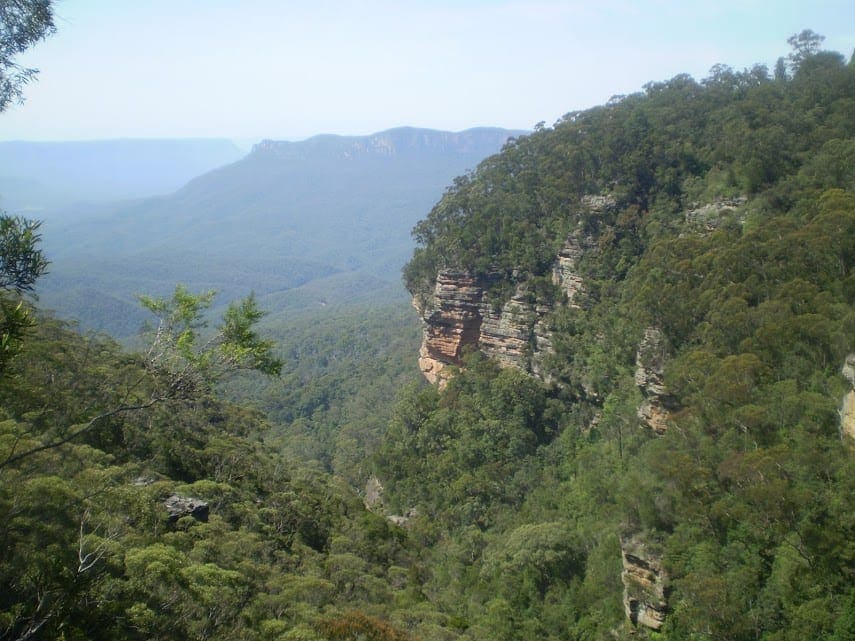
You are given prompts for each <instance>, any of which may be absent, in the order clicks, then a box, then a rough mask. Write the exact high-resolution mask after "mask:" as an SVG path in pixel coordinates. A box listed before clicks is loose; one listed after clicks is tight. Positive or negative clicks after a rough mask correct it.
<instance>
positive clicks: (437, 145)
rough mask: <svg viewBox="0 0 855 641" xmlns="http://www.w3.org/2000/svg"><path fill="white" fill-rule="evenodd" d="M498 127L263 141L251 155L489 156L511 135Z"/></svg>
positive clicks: (399, 130) (410, 129)
mask: <svg viewBox="0 0 855 641" xmlns="http://www.w3.org/2000/svg"><path fill="white" fill-rule="evenodd" d="M523 133H525V132H524V131H509V130H507V129H500V128H497V127H475V128H472V129H466V130H464V131H459V132H452V131H438V130H435V129H420V128H417V127H397V128H395V129H389V130H387V131H381V132H378V133H374V134H371V135H368V136H337V135H332V134H321V135H318V136H313V137H311V138H308V139H306V140H303V141H300V142H288V141H280V140H262V141H261V142H260V143H258V144H257V145H254V146H253V148H252V152H251V154H250V155H253V156H271V157H276V158H300V157H307V156H309V155H312V154H318V153H325V154H329V155H330V156H331V157H337V158H342V159H345V158H356V157H360V156H400V155H404V154H408V153H417V154H418V153H426V152H435V153H459V154H489V153H493V152H494V151H496V150H497V149H498V148H499V147H501V146H502V145H503V144H504V143H505V142H506V141H507V140H508V137H509V134H510V135H520V134H523Z"/></svg>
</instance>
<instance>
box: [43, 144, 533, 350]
mask: <svg viewBox="0 0 855 641" xmlns="http://www.w3.org/2000/svg"><path fill="white" fill-rule="evenodd" d="M520 133H522V132H518V131H509V130H502V129H494V128H478V129H470V130H467V131H463V132H458V133H452V132H443V131H433V130H427V129H415V128H408V127H403V128H398V129H392V130H389V131H384V132H379V133H376V134H372V135H369V136H334V135H321V136H315V137H313V138H309V139H308V140H304V141H301V142H279V141H264V142H262V143H259V144H258V145H256V146H255V148H254V149H253V151H252V152H251V153H250V154H248V155H246V156H245V157H243V158H241V159H240V160H238V161H237V162H233V163H231V164H229V165H226V166H223V167H220V168H218V169H215V170H213V171H210V172H208V173H205V174H203V175H201V176H197V177H196V178H194V179H193V180H191V181H189V182H188V183H187V184H186V185H184V186H183V187H182V188H181V189H179V190H178V191H175V192H174V193H172V194H169V195H166V196H158V197H152V198H145V199H139V200H136V201H128V202H122V203H115V204H113V205H107V206H101V207H98V208H97V209H95V208H69V209H66V210H64V211H61V212H57V214H56V215H55V216H48V217H46V220H45V226H44V244H45V248H46V250H47V251H48V254H49V256H50V257H51V260H52V261H53V265H52V270H51V274H50V275H49V276H48V277H47V278H45V279H44V281H43V292H42V293H43V301H44V304H45V306H47V307H50V308H53V309H55V310H57V311H59V312H60V313H61V314H63V315H66V316H71V317H72V318H77V319H79V320H81V321H82V322H83V324H84V325H85V326H87V327H92V328H97V329H104V330H107V331H110V332H111V333H114V334H116V335H127V334H130V333H133V332H134V331H135V329H136V328H137V327H138V326H139V322H140V320H141V316H140V314H139V313H138V309H137V307H138V306H137V304H136V301H135V294H137V293H153V294H163V293H166V292H167V291H168V290H170V289H171V288H172V286H173V285H174V284H175V283H178V282H181V283H185V284H186V285H187V286H188V287H190V288H191V289H193V290H197V291H198V290H203V289H204V290H206V289H216V290H218V291H220V292H221V293H222V294H223V296H222V299H223V300H226V299H229V298H235V297H238V296H242V295H245V294H246V293H248V292H249V291H250V290H254V291H255V292H256V294H257V295H258V297H259V299H260V302H261V304H262V305H263V306H266V307H267V308H268V309H271V310H273V311H282V310H285V309H291V310H295V309H303V308H305V307H306V306H307V305H316V306H324V305H327V304H336V303H342V304H343V303H345V302H347V303H350V302H354V301H358V300H377V296H378V295H380V296H381V297H382V298H385V299H386V300H388V299H389V297H390V296H400V297H403V296H404V291H403V288H402V286H401V284H400V273H401V272H400V270H401V267H402V266H403V264H404V262H405V261H406V259H407V257H408V256H409V254H410V253H411V251H412V248H413V242H412V239H411V238H410V230H411V229H412V227H413V225H414V224H415V223H416V222H417V221H418V220H419V219H420V218H422V217H423V216H424V215H425V214H426V213H427V212H428V211H429V210H430V208H431V207H432V206H433V205H434V203H436V202H437V201H438V200H439V198H440V197H441V196H442V194H443V192H444V190H445V189H446V187H447V186H448V185H449V184H451V182H452V180H453V179H454V177H455V176H458V175H460V174H461V173H465V172H467V171H470V170H472V169H474V168H475V167H476V166H477V165H478V163H480V162H481V160H483V159H484V158H485V157H487V156H489V155H491V154H494V153H496V152H498V151H499V150H500V149H501V148H502V146H503V145H504V143H505V142H506V141H507V140H508V139H509V138H511V137H513V136H515V135H518V134H520ZM298 288H299V290H298ZM93 292H97V295H93ZM366 297H367V298H366ZM105 310H107V311H106V312H105Z"/></svg>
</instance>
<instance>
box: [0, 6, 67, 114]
mask: <svg viewBox="0 0 855 641" xmlns="http://www.w3.org/2000/svg"><path fill="white" fill-rule="evenodd" d="M52 5H53V2H52V1H51V0H20V1H16V2H4V3H3V4H2V5H0V112H3V111H6V109H8V108H9V105H11V104H12V103H13V102H16V101H18V102H21V101H23V88H24V85H26V84H27V83H28V82H30V81H31V80H32V79H33V78H34V77H35V76H36V74H37V73H38V71H37V70H36V69H29V68H26V67H21V66H20V65H19V64H17V63H16V62H15V58H16V57H17V56H18V55H19V54H21V53H23V52H25V51H26V50H27V49H29V48H30V47H31V46H32V45H34V44H35V43H36V42H38V41H39V40H42V39H43V38H46V37H47V36H49V35H50V34H52V33H53V32H54V31H55V28H54V24H53V7H52Z"/></svg>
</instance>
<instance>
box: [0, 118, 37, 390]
mask: <svg viewBox="0 0 855 641" xmlns="http://www.w3.org/2000/svg"><path fill="white" fill-rule="evenodd" d="M0 102H2V101H0ZM0 110H2V109H0ZM39 227H40V223H38V222H35V221H31V220H27V219H25V218H21V217H17V216H9V215H7V214H2V215H0V374H3V373H5V371H6V368H7V366H8V363H9V361H11V360H12V359H13V358H14V357H15V355H16V354H17V353H18V351H19V350H20V349H21V344H22V341H23V340H24V338H25V337H26V335H27V332H28V331H29V330H30V329H31V328H32V326H33V322H34V321H33V318H32V314H31V312H30V309H29V306H28V305H27V303H26V301H25V300H24V298H23V294H25V293H29V292H32V290H33V285H34V284H35V282H36V280H38V278H39V277H40V276H42V275H43V274H44V273H45V271H46V270H47V266H48V261H47V259H46V258H45V257H44V254H43V253H42V251H41V250H40V249H39V248H38V244H39V241H40V239H41V237H40V235H39V233H38V229H39Z"/></svg>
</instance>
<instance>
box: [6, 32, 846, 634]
mask: <svg viewBox="0 0 855 641" xmlns="http://www.w3.org/2000/svg"><path fill="white" fill-rule="evenodd" d="M793 44H794V45H795V46H796V48H797V54H799V55H800V56H801V57H800V58H799V59H798V66H797V68H794V70H793V73H792V74H789V73H787V72H786V69H783V70H778V71H776V78H775V79H770V78H768V77H767V72H766V70H765V68H763V67H754V68H752V69H749V70H745V71H743V72H735V71H733V70H731V69H729V68H727V67H724V66H717V67H715V68H714V69H713V70H712V72H711V75H710V77H709V78H707V79H705V80H704V81H702V82H695V81H694V80H692V79H691V78H688V77H686V76H678V77H677V78H674V79H672V80H670V81H667V82H664V83H651V84H649V85H647V86H646V87H645V90H644V92H643V93H641V94H636V95H633V96H628V97H624V98H622V99H618V100H615V101H612V102H611V103H610V104H609V105H607V106H605V107H600V108H596V109H593V110H588V111H586V112H579V113H573V114H568V116H566V117H565V118H564V119H563V120H562V121H561V122H560V123H558V124H557V125H556V126H555V128H553V129H547V128H545V127H538V128H537V131H536V132H535V133H534V134H533V135H531V136H529V137H526V138H523V139H519V140H517V141H515V142H513V143H512V144H510V145H508V146H507V148H506V149H505V151H504V152H503V153H502V154H500V155H498V156H495V157H493V158H491V159H489V160H488V161H486V162H485V163H484V164H482V166H481V167H480V168H479V169H478V170H477V171H476V172H474V173H473V174H471V175H470V176H467V177H465V178H462V179H460V180H458V181H456V183H455V184H454V186H452V188H451V189H450V190H449V191H448V193H447V194H446V196H445V197H444V198H443V200H442V201H441V202H440V203H439V204H438V205H437V207H436V208H435V209H434V211H433V212H432V213H431V214H430V216H429V217H428V219H427V220H426V221H424V222H423V223H421V224H420V225H419V226H418V227H417V229H416V235H417V240H418V241H419V242H420V243H421V245H422V246H421V247H420V248H419V249H418V250H417V251H416V253H415V255H414V258H413V261H412V262H411V263H410V265H409V266H408V268H407V271H406V278H407V282H408V285H409V286H410V287H411V288H412V289H413V290H414V292H415V293H419V292H421V291H423V290H424V289H425V288H427V287H429V286H430V284H431V282H432V280H433V278H434V277H435V275H436V270H438V269H439V268H442V267H456V268H462V269H467V270H470V271H473V272H475V273H477V274H479V275H481V276H483V277H484V278H485V279H487V280H488V281H489V282H491V283H492V285H493V287H494V289H495V291H496V292H510V291H514V290H515V289H516V288H517V287H518V286H519V285H520V284H524V285H526V287H527V291H528V292H529V294H530V296H531V299H532V302H533V303H534V304H547V303H548V304H553V305H555V304H556V303H560V302H561V301H560V296H559V292H558V291H557V288H556V287H554V286H553V285H552V284H551V273H550V270H551V264H552V261H553V259H554V255H555V252H556V251H558V249H559V248H560V247H561V246H562V244H563V243H564V242H565V241H566V239H567V237H568V235H569V234H573V235H574V238H576V239H577V240H578V239H580V238H583V239H586V243H587V246H588V248H587V249H586V250H585V251H584V252H583V256H582V257H581V258H580V259H579V261H578V265H577V268H578V270H579V271H580V274H581V276H582V280H583V283H584V291H583V292H581V293H580V294H579V295H578V298H576V299H574V303H578V306H574V307H569V306H562V305H560V304H558V305H557V307H556V308H555V310H554V311H553V313H551V314H549V315H548V316H547V318H546V322H547V323H548V324H549V327H550V329H551V332H552V333H551V337H552V338H551V341H552V345H553V354H552V355H551V357H549V358H547V359H545V361H544V363H543V378H544V380H546V381H548V382H543V381H539V380H537V379H535V378H533V377H532V376H530V375H528V374H525V373H523V372H520V371H518V370H516V369H500V368H499V367H498V366H497V365H495V364H494V363H491V362H490V361H488V360H486V359H485V358H484V357H482V356H481V355H480V354H478V353H477V352H475V353H472V354H470V355H469V356H468V357H467V358H465V359H464V362H463V364H462V366H461V368H460V369H459V371H458V372H456V373H455V376H454V377H453V378H452V379H451V380H450V382H449V383H448V385H447V387H446V388H445V389H443V390H440V389H438V388H436V387H432V386H428V385H425V384H424V383H423V382H415V381H414V380H413V378H414V375H415V372H414V371H413V367H412V366H410V365H407V364H405V363H407V362H408V361H409V359H412V358H413V353H414V352H415V345H416V342H417V338H416V333H415V329H414V324H413V320H412V317H407V316H406V314H405V312H404V311H403V310H402V309H401V308H400V307H398V308H393V307H387V308H383V309H379V310H373V311H369V310H365V309H360V310H353V313H352V314H327V315H326V316H321V315H305V316H302V317H301V318H296V319H293V320H291V321H290V322H289V323H288V324H285V323H283V324H281V325H279V327H278V329H275V330H274V331H273V332H272V333H274V334H277V333H278V336H276V337H277V338H278V339H281V340H282V347H281V349H280V351H279V352H278V353H277V354H276V355H274V353H273V350H272V346H271V344H270V343H269V342H268V341H267V340H265V339H262V338H261V335H260V333H259V332H257V330H256V327H257V324H258V323H259V322H260V321H262V317H261V313H260V312H259V310H258V307H257V306H256V304H255V301H254V299H253V298H252V297H250V298H249V299H247V300H245V301H243V302H242V303H239V304H236V305H233V306H231V307H230V308H229V309H228V310H227V311H226V313H225V317H224V320H223V323H222V324H221V325H220V326H218V327H216V328H208V326H207V325H206V322H205V320H204V319H205V315H204V313H205V311H206V310H207V309H208V307H209V305H210V304H211V301H212V295H211V294H201V295H196V294H191V293H190V292H189V291H188V290H186V289H184V288H181V287H179V288H177V289H176V290H175V292H174V293H173V295H172V296H171V297H168V298H155V297H152V298H144V299H143V302H144V304H145V306H146V307H147V308H148V309H149V310H150V311H151V312H152V313H154V314H155V316H156V317H157V319H158V325H157V327H156V328H154V330H153V336H154V340H153V341H152V348H151V350H150V351H149V352H148V353H147V354H144V355H138V356H137V355H130V354H126V353H124V352H123V351H122V350H121V349H119V347H118V346H117V345H115V344H113V343H111V342H109V341H107V340H105V339H101V338H97V337H82V336H80V335H78V334H76V333H75V332H72V331H70V330H69V329H68V328H67V327H65V326H63V325H62V324H60V323H57V322H54V321H50V320H47V319H45V320H44V321H42V322H40V323H39V324H37V325H36V326H35V327H33V328H32V330H31V331H32V335H31V337H29V338H28V339H27V340H26V341H24V342H23V343H22V344H21V345H20V353H19V355H18V357H17V358H16V359H14V360H11V361H9V363H8V365H7V368H8V376H6V377H5V378H4V379H3V380H0V407H2V416H0V524H2V525H0V547H2V549H3V550H4V551H6V553H4V555H3V556H2V558H1V559H0V582H2V584H3V585H4V586H8V589H7V590H6V591H4V592H3V593H0V638H16V639H17V638H66V639H71V638H79V639H83V638H98V639H163V640H164V641H166V640H169V639H200V640H201V639H245V640H247V641H252V640H255V639H259V640H260V639H305V640H308V641H319V640H322V639H327V640H332V639H394V640H400V639H406V638H411V637H412V638H422V639H437V640H443V641H445V640H451V639H461V640H468V641H470V640H475V639H508V640H511V639H555V640H562V641H563V640H567V641H570V640H571V639H609V638H614V637H615V636H618V637H620V636H622V635H623V636H627V637H629V636H639V637H640V636H643V633H642V632H641V631H640V630H632V629H630V624H629V623H628V622H626V617H625V613H624V605H623V603H622V600H623V599H622V596H623V585H622V582H621V570H622V568H621V545H624V544H625V543H622V541H626V540H627V537H628V536H632V537H634V536H638V537H640V538H639V540H642V539H643V540H644V541H645V547H644V549H645V550H646V551H647V552H648V553H650V554H654V555H660V556H661V560H662V564H663V567H664V570H665V573H666V574H667V577H668V586H667V590H666V593H667V599H668V611H667V618H666V623H665V625H664V627H663V628H662V629H661V630H660V631H659V632H657V633H648V636H650V637H651V638H654V637H655V638H658V639H675V640H676V639H687V638H698V639H700V638H721V639H732V640H734V641H743V640H744V641H748V640H749V639H750V640H757V639H761V640H762V641H789V640H790V639H793V640H795V639H802V638H824V639H835V640H836V639H844V638H849V637H851V632H852V627H853V626H852V621H853V603H855V601H853V592H852V588H851V585H852V567H853V566H855V545H853V540H855V538H853V536H852V534H853V531H855V515H854V514H855V513H853V510H852V508H851V497H852V496H853V495H855V485H854V484H855V473H853V459H852V451H851V447H849V446H847V445H845V444H844V443H842V442H841V435H840V432H839V427H840V423H839V420H840V417H839V415H838V406H839V402H840V398H841V396H842V395H843V393H844V392H847V391H848V388H847V387H846V385H845V382H844V380H843V379H842V378H841V377H840V375H839V370H840V365H841V363H842V362H843V360H844V358H845V357H846V355H847V354H848V353H850V352H852V351H853V345H852V336H855V312H853V307H852V301H853V300H855V280H853V274H852V267H853V262H855V245H854V244H853V243H855V196H853V194H852V171H851V164H852V163H851V162H850V160H851V158H850V157H851V155H852V153H851V152H852V137H853V134H854V133H855V129H853V126H852V122H853V120H852V118H851V117H850V116H851V115H852V114H853V111H852V107H853V104H855V103H853V102H852V95H853V82H855V76H853V68H852V67H851V66H848V67H847V66H845V65H843V63H842V60H841V59H840V57H839V56H837V55H836V54H829V53H828V52H819V51H816V50H815V49H816V45H817V44H818V41H817V40H816V38H815V34H811V33H810V32H805V33H803V34H800V36H799V38H797V39H796V41H795V42H794V43H793ZM799 52H800V53H799ZM603 193H606V194H608V195H610V196H611V197H612V198H611V199H603V200H599V201H598V200H596V199H590V198H585V196H586V195H591V194H603ZM611 201H613V204H612V202H611ZM588 241H589V242H588ZM10 291H11V290H10ZM268 323H269V320H268ZM649 327H656V328H657V329H659V330H660V332H661V333H662V335H663V340H662V349H663V352H664V353H663V354H662V355H661V356H662V363H661V366H662V372H661V374H662V377H663V379H664V381H663V382H664V388H665V389H666V390H667V404H666V407H665V409H666V410H667V412H668V418H667V426H668V427H667V431H666V432H665V433H664V434H663V435H654V434H652V433H651V432H650V431H649V430H646V429H643V428H642V427H641V426H640V425H639V419H638V408H639V405H640V403H641V402H642V400H643V397H644V394H648V393H649V390H647V389H642V388H640V387H639V385H638V384H637V382H636V380H635V376H634V374H635V370H636V369H637V367H638V363H637V360H644V359H639V358H638V356H637V353H636V352H637V349H638V346H639V341H640V340H641V338H642V336H644V335H645V331H644V330H645V329H646V328H649ZM268 328H269V329H273V328H272V327H269V326H268ZM392 335H394V338H390V336H392ZM278 358H282V359H283V361H284V363H280V361H279V360H278ZM243 367H251V368H255V369H259V370H262V371H266V372H276V371H278V370H279V368H280V367H281V370H282V373H283V376H282V377H281V379H272V380H271V381H267V379H261V378H254V379H253V378H251V379H249V382H247V381H244V382H243V383H242V384H241V385H240V386H239V387H233V385H235V383H236V381H233V380H232V379H231V378H230V377H228V376H225V373H226V372H227V371H228V370H233V369H235V368H237V369H240V368H243ZM214 383H216V385H213V384H214ZM255 388H259V389H261V390H262V391H261V393H259V392H258V390H256V389H255ZM221 394H222V395H227V396H229V397H231V398H241V399H248V400H251V401H252V403H253V404H254V405H255V406H256V407H257V408H263V409H265V410H268V411H269V416H270V419H271V421H272V422H273V423H274V424H273V425H269V424H268V423H267V422H266V421H265V420H264V419H263V418H262V416H261V414H260V413H259V412H258V411H257V410H252V409H248V408H245V407H240V406H236V405H231V404H228V403H226V402H224V401H222V400H220V399H218V398H216V395H221ZM254 394H255V395H254ZM142 407H147V408H148V409H149V411H148V412H145V413H142V412H139V411H137V410H138V409H140V408H142ZM116 408H123V409H121V411H115V410H116ZM93 416H96V417H98V418H97V420H93V418H92V417H93ZM22 454H24V455H23V456H22ZM330 471H332V472H334V475H333V474H330V473H329V472H330ZM372 472H373V473H376V474H377V476H378V477H379V479H380V480H381V482H382V483H383V485H384V486H385V488H386V494H385V495H384V496H383V497H382V500H381V501H380V505H382V507H380V506H378V507H375V508H374V509H376V510H377V511H378V513H376V514H375V513H372V512H369V511H368V510H367V509H366V508H365V507H364V505H363V503H362V499H361V497H360V496H359V494H358V493H357V492H355V491H354V490H353V489H352V487H354V486H355V487H361V486H362V485H363V483H364V481H365V478H366V477H367V476H368V475H369V473H372ZM173 494H177V495H179V496H183V497H193V498H194V499H196V500H197V501H205V502H206V503H207V504H208V508H209V514H208V518H207V520H206V521H205V520H196V519H195V518H194V517H193V516H191V515H189V514H187V515H183V516H180V515H175V516H174V517H170V515H169V514H168V513H167V511H166V507H165V506H164V501H165V500H166V499H167V497H170V496H171V495H173ZM381 510H388V511H390V512H395V513H397V514H399V515H406V517H402V518H401V519H398V520H396V521H397V522H399V523H402V524H403V526H402V527H399V526H398V525H395V524H393V523H392V522H390V521H389V520H388V519H387V518H386V516H385V514H382V513H380V511H381ZM636 596H638V595H636Z"/></svg>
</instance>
